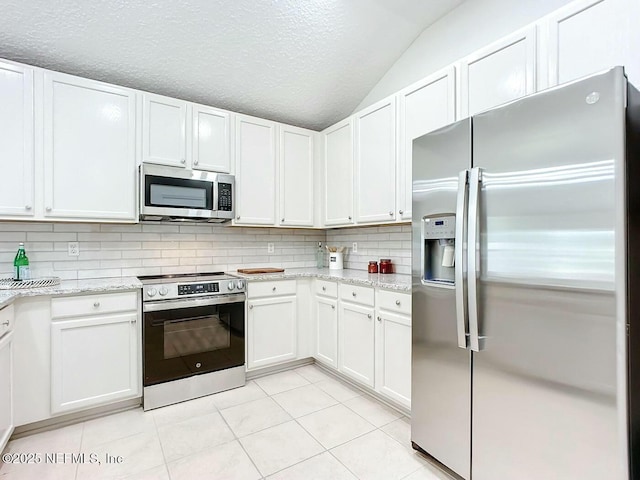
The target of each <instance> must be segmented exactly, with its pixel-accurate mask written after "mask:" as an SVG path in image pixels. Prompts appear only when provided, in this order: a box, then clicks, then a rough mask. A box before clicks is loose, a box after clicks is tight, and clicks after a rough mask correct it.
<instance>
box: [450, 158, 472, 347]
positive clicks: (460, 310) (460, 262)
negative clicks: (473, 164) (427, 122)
mask: <svg viewBox="0 0 640 480" xmlns="http://www.w3.org/2000/svg"><path fill="white" fill-rule="evenodd" d="M468 179H469V171H468V170H463V171H461V172H460V174H459V175H458V196H457V201H456V234H455V262H454V268H455V288H456V330H457V333H458V347H460V348H465V349H466V348H469V342H468V339H467V337H468V326H469V318H468V311H467V297H466V295H465V294H466V288H465V276H466V272H465V267H466V265H465V263H466V262H465V259H464V253H465V243H466V242H465V239H464V233H465V214H466V213H467V199H468V185H469V182H468Z"/></svg>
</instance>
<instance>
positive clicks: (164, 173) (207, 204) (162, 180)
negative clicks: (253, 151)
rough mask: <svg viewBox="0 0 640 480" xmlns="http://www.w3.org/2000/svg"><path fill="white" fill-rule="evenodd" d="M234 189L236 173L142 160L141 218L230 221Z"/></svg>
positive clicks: (213, 221)
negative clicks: (193, 168)
mask: <svg viewBox="0 0 640 480" xmlns="http://www.w3.org/2000/svg"><path fill="white" fill-rule="evenodd" d="M234 190H235V178H234V176H233V175H227V174H223V173H212V172H203V171H197V170H186V169H181V168H171V167H161V166H158V165H149V164H142V165H141V166H140V219H141V220H169V221H184V220H188V221H202V222H212V223H224V222H228V221H230V220H231V219H232V218H233V211H234Z"/></svg>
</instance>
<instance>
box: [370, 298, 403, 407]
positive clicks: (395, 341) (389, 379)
mask: <svg viewBox="0 0 640 480" xmlns="http://www.w3.org/2000/svg"><path fill="white" fill-rule="evenodd" d="M376 319H377V322H376V324H377V325H376V390H377V391H378V392H380V393H381V394H383V395H386V396H387V397H389V398H390V399H391V400H395V401H396V402H398V403H400V404H402V405H404V406H405V407H407V408H411V317H409V316H407V315H397V314H395V313H388V312H385V311H384V310H382V311H379V312H378V316H377V317H376Z"/></svg>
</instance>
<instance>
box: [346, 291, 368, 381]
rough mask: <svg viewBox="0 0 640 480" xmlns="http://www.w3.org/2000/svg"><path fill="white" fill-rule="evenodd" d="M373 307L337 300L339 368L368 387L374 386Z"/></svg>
mask: <svg viewBox="0 0 640 480" xmlns="http://www.w3.org/2000/svg"><path fill="white" fill-rule="evenodd" d="M373 313H374V311H373V308H372V307H362V306H360V305H354V304H351V303H347V302H340V316H339V317H338V331H339V333H338V344H339V350H338V369H339V370H340V371H341V372H342V373H344V374H345V375H348V376H349V377H351V378H353V379H354V380H357V381H359V382H362V383H363V384H365V385H367V386H368V387H371V388H373V386H374V350H375V344H374V327H375V326H374V320H373Z"/></svg>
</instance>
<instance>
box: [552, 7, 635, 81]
mask: <svg viewBox="0 0 640 480" xmlns="http://www.w3.org/2000/svg"><path fill="white" fill-rule="evenodd" d="M639 22H640V2H638V0H582V1H578V2H573V3H571V4H569V5H568V6H566V7H565V8H562V9H560V10H558V11H557V12H554V13H553V14H551V15H549V16H548V17H547V18H546V19H545V21H544V22H543V26H544V27H546V28H543V30H545V31H546V38H545V39H544V40H546V48H547V49H548V51H547V55H546V57H543V59H544V58H546V60H547V61H546V64H545V62H544V61H543V62H542V64H541V66H542V67H543V68H544V67H546V76H545V75H544V73H543V75H542V79H543V81H544V80H546V81H547V85H548V86H554V85H558V84H560V83H565V82H569V81H571V80H575V79H577V78H580V77H584V76H586V75H590V74H592V73H596V72H599V71H601V70H605V69H608V68H610V67H613V66H616V65H624V66H625V67H626V71H627V74H628V76H629V78H630V80H631V81H632V82H634V81H635V82H636V84H637V83H638V82H640V52H639V51H638V49H639V47H640V28H638V23H639ZM542 44H543V46H544V42H542ZM545 77H546V78H545Z"/></svg>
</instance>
